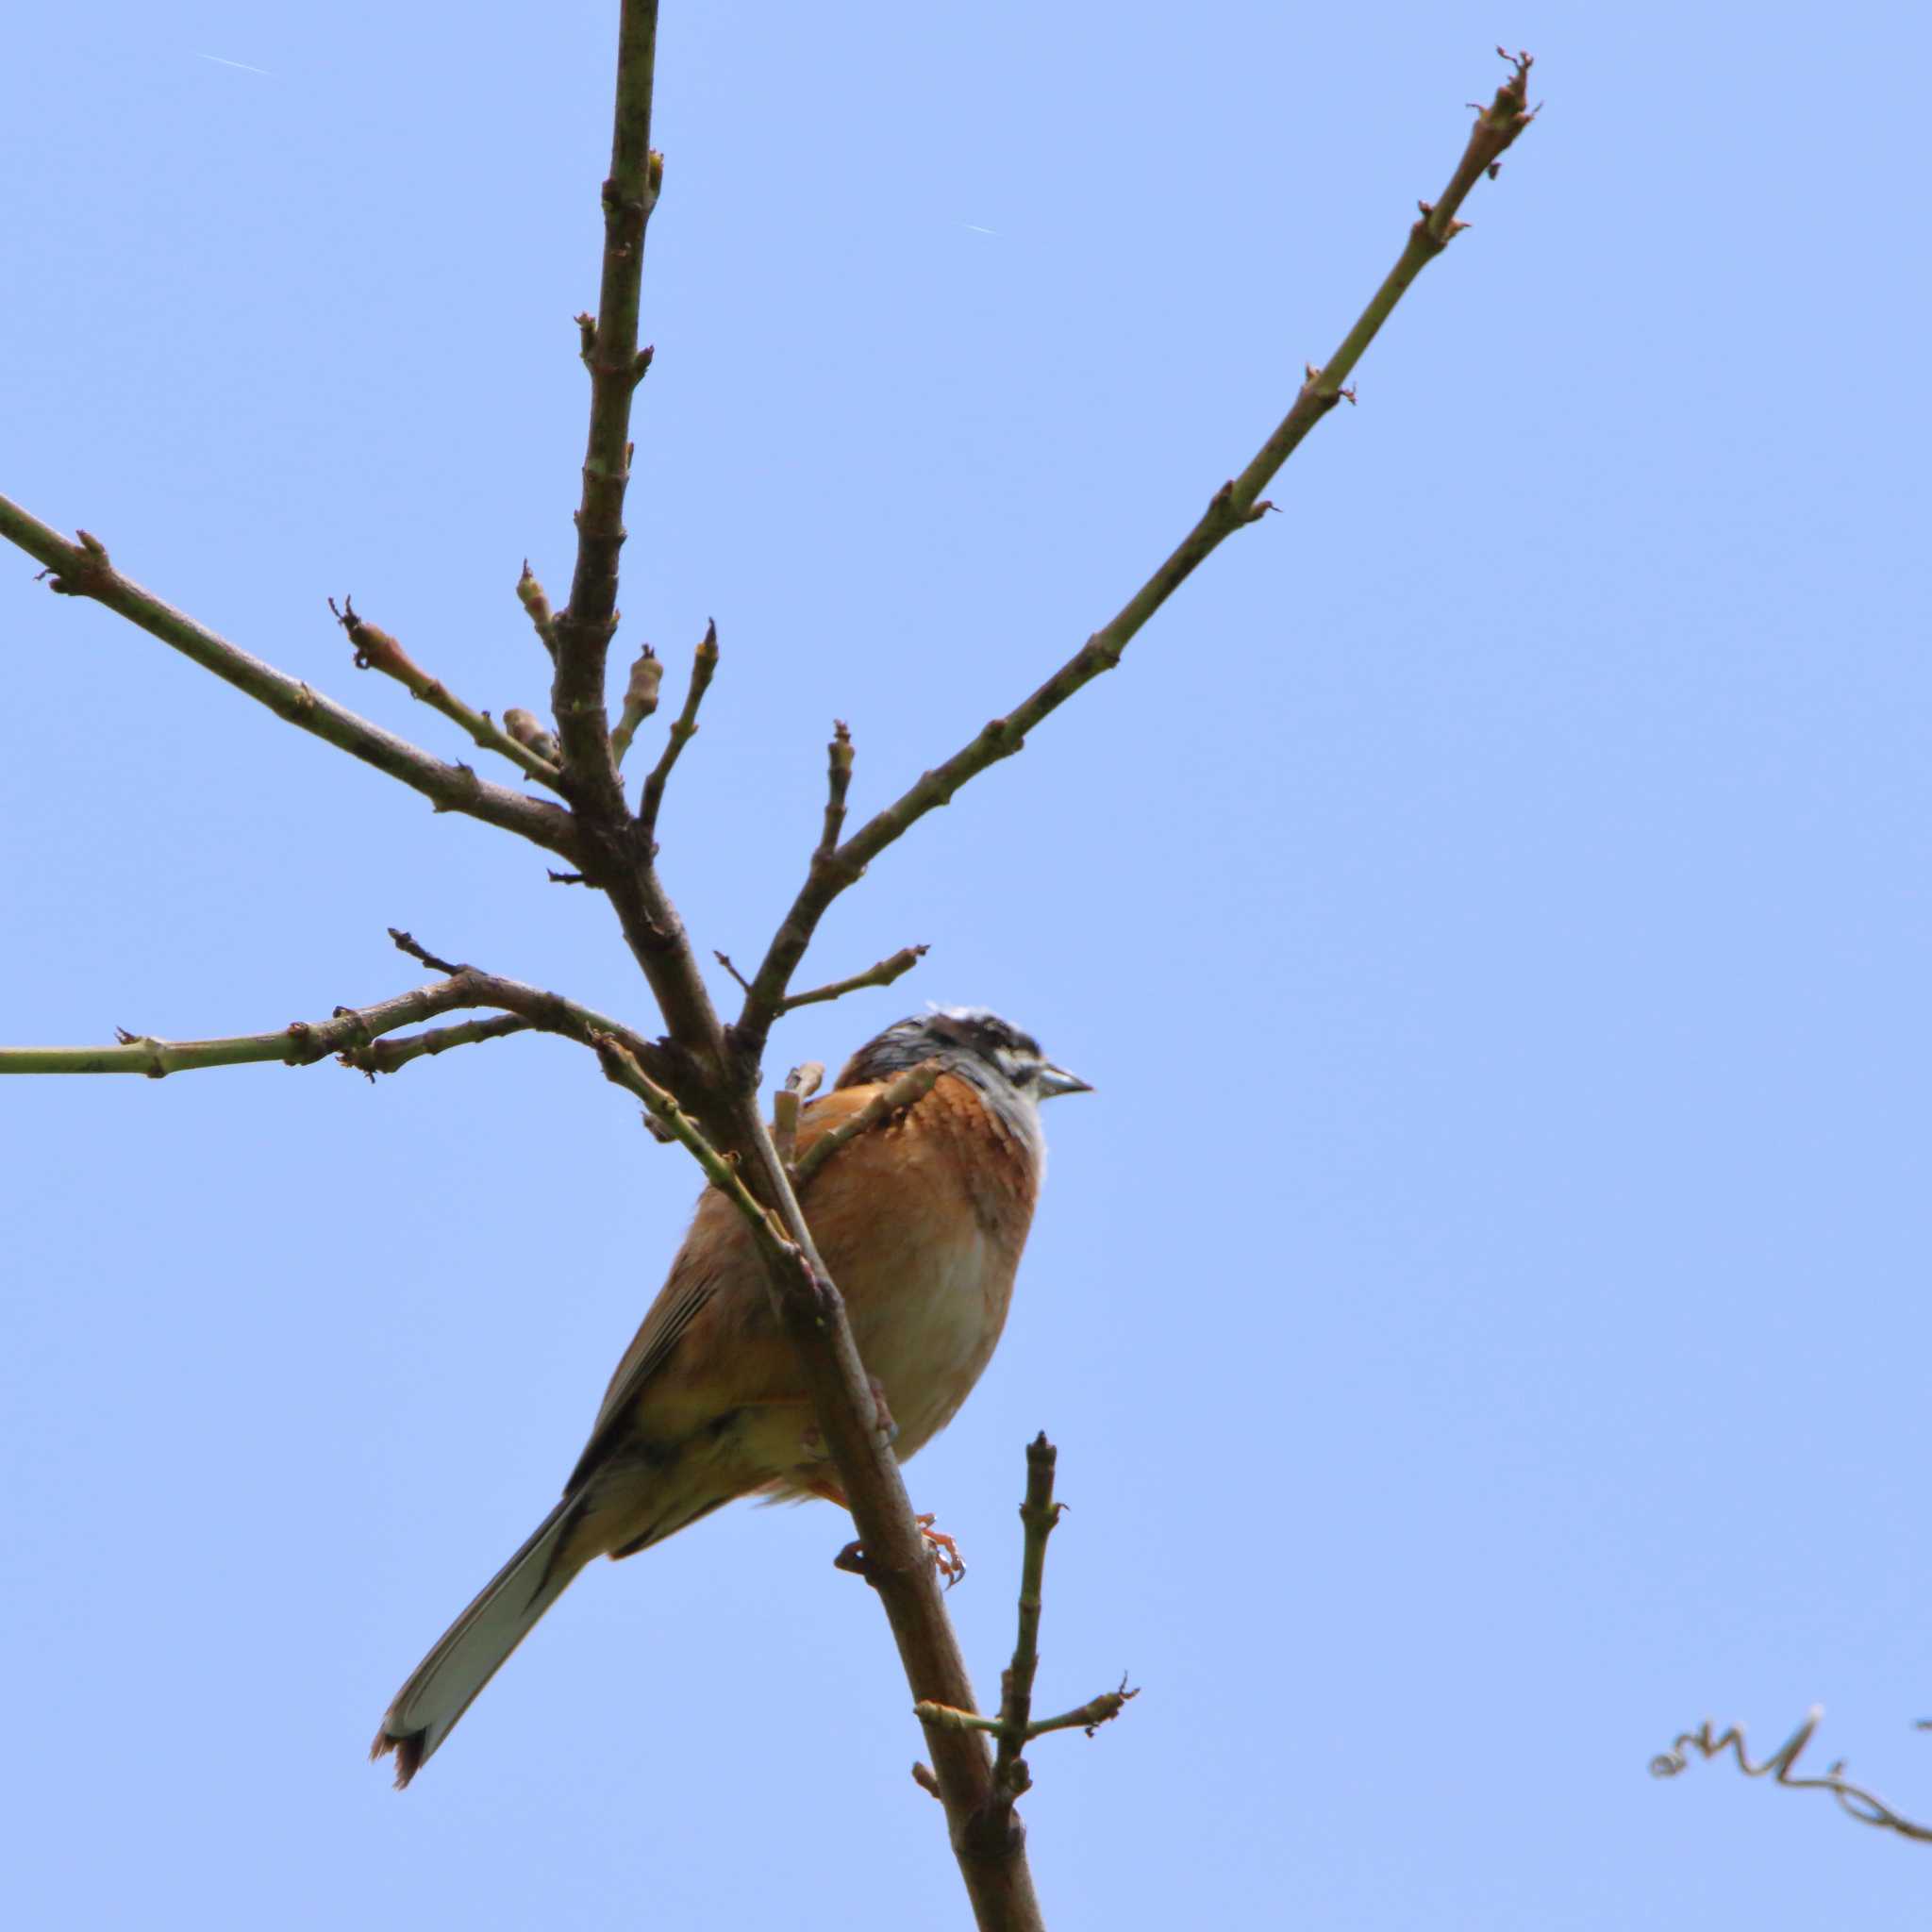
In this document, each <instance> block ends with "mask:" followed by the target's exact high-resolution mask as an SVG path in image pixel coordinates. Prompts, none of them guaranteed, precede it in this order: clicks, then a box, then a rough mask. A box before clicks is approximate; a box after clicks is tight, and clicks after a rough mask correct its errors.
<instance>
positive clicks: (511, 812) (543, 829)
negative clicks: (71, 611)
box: [0, 496, 577, 860]
mask: <svg viewBox="0 0 1932 1932" xmlns="http://www.w3.org/2000/svg"><path fill="white" fill-rule="evenodd" d="M77 534H78V536H79V540H80V541H78V542H76V543H70V542H68V541H67V540H66V538H64V537H63V536H61V535H60V533H59V532H58V530H53V529H50V528H48V526H47V525H45V524H43V523H42V522H41V521H40V519H39V518H37V517H34V516H32V515H30V514H29V513H28V512H27V511H25V510H24V509H22V508H20V506H19V505H18V504H16V503H12V502H10V501H8V499H7V498H6V497H4V496H0V537H5V538H6V539H7V540H8V541H9V542H12V543H15V544H18V545H19V547H20V548H21V549H23V550H25V552H26V553H27V554H28V555H29V556H30V557H36V558H39V559H40V560H41V562H42V564H44V565H45V566H46V568H47V573H48V577H49V583H50V587H51V588H52V589H53V590H55V591H59V592H60V593H61V594H63V595H65V596H69V597H92V599H93V600H94V601H95V602H96V603H98V604H102V605H105V606H106V608H108V609H109V610H111V611H113V612H114V613H115V614H116V615H117V616H120V617H125V619H126V620H127V621H128V622H129V623H130V624H132V625H136V626H137V627H138V628H139V629H142V630H144V631H146V632H147V633H148V635H149V636H150V637H156V638H158V639H160V641H162V643H164V644H169V645H172V646H173V647H174V648H175V650H177V651H179V652H180V653H181V654H182V655H183V656H184V657H187V658H192V659H193V660H194V661H195V663H197V664H199V665H200V666H201V667H202V669H203V670H204V671H212V672H213V673H214V675H216V676H217V677H219V678H222V679H223V680H225V682H226V683H229V684H232V685H233V686H234V687H235V688H236V689H237V690H238V691H246V692H247V694H248V695H249V696H250V697H252V698H254V699H255V700H256V701H257V702H258V703H259V704H263V705H266V706H267V707H268V708H269V709H270V710H272V711H273V712H274V713H275V716H276V717H278V718H282V719H285V720H286V721H287V722H288V723H289V724H294V725H298V726H299V727H300V728H301V729H302V730H304V731H307V732H308V733H310V734H311V735H312V736H314V737H316V738H319V739H321V740H323V741H324V742H325V743H327V744H332V745H334V746H336V747H337V749H338V750H341V751H345V752H347V753H348V754H349V755H350V757H352V758H360V759H361V760H362V762H363V763H364V764H366V765H374V766H375V769H376V770H377V771H378V772H386V773H387V774H389V775H390V776H391V778H398V779H400V780H401V781H402V782H403V783H404V784H405V785H408V787H410V788H411V790H413V791H420V792H421V793H422V794H423V795H424V797H425V798H426V799H428V800H429V801H430V803H431V804H432V805H434V806H435V807H436V808H437V810H439V811H457V812H462V813H464V814H465V815H466V816H467V817H470V818H475V819H481V820H483V821H484V823H485V824H492V825H500V826H501V827H502V828H503V829H504V830H505V831H507V832H515V833H516V834H517V835H518V836H519V837H521V838H525V839H528V840H529V841H531V842H532V843H533V844H537V845H541V846H544V847H546V848H547V849H548V850H550V851H552V852H558V853H561V854H562V855H563V857H565V858H570V859H573V860H574V859H575V858H576V857H577V836H576V830H575V826H573V824H571V820H570V814H569V813H568V812H566V811H565V810H564V809H563V808H562V807H561V806H557V805H552V804H550V803H549V802H548V801H547V800H544V799H539V798H525V796H524V795H523V794H522V793H521V792H518V791H510V790H509V789H508V786H504V785H492V784H491V782H490V781H489V780H488V779H487V778H479V777H478V776H477V775H476V774H475V772H473V771H472V770H471V769H470V768H469V766H468V765H447V764H444V763H443V761H442V760H441V758H432V757H431V756H430V755H429V754H428V753H427V752H426V751H423V750H420V749H419V748H418V747H417V746H415V745H413V744H410V743H408V742H407V741H405V740H403V739H400V738H397V737H394V736H393V735H392V734H391V733H390V732H387V731H385V730H383V729H382V728H381V726H380V725H376V724H371V723H370V722H369V721H368V720H367V719H366V718H358V716H357V715H356V713H355V712H354V711H351V710H347V709H345V708H343V707H342V706H341V705H339V704H337V703H335V702H334V700H333V699H330V698H325V697H324V696H323V695H322V694H321V693H320V692H319V691H311V690H310V689H309V688H308V686H307V685H306V684H303V683H301V682H300V681H298V680H297V679H295V678H292V677H291V676H289V675H287V673H285V672H281V671H277V670H275V667H274V666H273V665H269V664H264V663H263V662H262V661H261V659H260V658H254V657H251V656H250V655H249V654H248V653H247V652H246V651H244V650H242V649H241V648H240V647H239V646H238V645H235V644H231V643H230V642H228V641H227V640H226V639H225V638H224V637H220V636H218V635H217V634H216V633H215V632H213V631H211V630H209V629H208V626H207V625H204V624H199V623H197V622H196V621H195V620H194V619H193V618H192V617H190V616H188V615H187V614H186V612H184V611H180V610H176V609H175V608H174V606H173V605H171V604H165V603H163V602H162V601H161V599H160V598H158V597H157V596H156V595H154V593H153V592H152V591H144V590H142V587H141V586H140V585H139V584H137V583H135V582H134V581H133V579H132V578H129V577H125V576H123V575H121V573H120V572H119V571H117V570H116V569H115V568H114V566H113V565H112V563H111V562H109V560H108V552H107V547H106V546H105V545H104V544H103V543H102V542H101V541H100V539H99V538H97V537H92V536H90V535H89V534H88V533H87V532H86V531H85V530H82V531H80V532H78V533H77Z"/></svg>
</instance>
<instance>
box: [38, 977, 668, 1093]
mask: <svg viewBox="0 0 1932 1932" xmlns="http://www.w3.org/2000/svg"><path fill="white" fill-rule="evenodd" d="M471 1007H491V1008H497V1009H498V1010H499V1011H502V1012H505V1013H510V1014H514V1015H515V1016H516V1018H517V1021H518V1026H517V1027H511V1026H508V1025H504V1024H498V1023H492V1022H479V1023H477V1025H478V1028H479V1030H476V1031H475V1032H469V1033H468V1038H469V1039H475V1040H493V1039H496V1038H498V1037H500V1036H501V1035H502V1034H505V1033H509V1032H513V1031H517V1030H519V1029H520V1028H522V1027H530V1028H533V1029H535V1030H536V1031H538V1032H541V1033H556V1034H559V1035H561V1036H562V1037H563V1038H564V1039H566V1040H573V1041H576V1042H577V1044H578V1045H580V1046H594V1043H595V1041H597V1040H598V1039H600V1038H604V1039H614V1040H616V1041H619V1042H621V1044H622V1045H623V1047H624V1049H625V1052H627V1053H629V1054H630V1055H631V1056H632V1058H635V1059H636V1060H638V1061H639V1062H640V1064H641V1065H643V1066H647V1067H648V1066H652V1065H656V1064H660V1063H661V1060H662V1055H661V1053H660V1051H659V1049H658V1047H656V1046H654V1045H653V1044H652V1043H651V1042H650V1041H647V1040H642V1039H641V1038H640V1037H639V1036H638V1035H637V1034H635V1033H633V1032H632V1031H631V1030H630V1028H629V1027H627V1026H624V1025H621V1024H619V1023H618V1022H617V1021H615V1020H609V1019H606V1018H605V1016H604V1015H603V1014H602V1013H598V1012H593V1011H592V1010H591V1008H589V1007H580V1006H578V1005H577V1004H576V1003H575V1001H573V1000H567V999H565V998H564V997H563V996H562V995H561V994H559V993H554V992H546V991H543V989H542V988H541V987H535V986H525V984H524V983H523V982H522V981H521V980H515V979H503V978H500V977H499V976H498V975H497V974H493V973H478V972H477V971H476V970H475V968H474V967H470V966H459V967H458V968H457V969H456V970H455V971H454V972H453V973H450V974H448V975H447V976H446V977H444V978H442V979H440V980H438V981H436V982H435V984H433V985H430V986H419V987H416V988H413V989H412V990H411V991H408V992H401V993H397V994H395V995H394V996H393V997H392V998H390V999H386V1000H378V1001H376V1002H375V1005H373V1006H367V1007H338V1008H336V1010H335V1012H334V1013H333V1014H332V1015H331V1016H330V1017H329V1018H328V1019H326V1020H313V1021H311V1020H296V1021H293V1022H291V1024H289V1025H287V1026H284V1027H282V1028H280V1029H279V1030H277V1031H275V1032H272V1033H244V1034H237V1035H233V1036H231V1037H229V1038H227V1039H222V1040H176V1041H168V1040H159V1039H157V1038H155V1037H154V1036H152V1035H150V1034H136V1033H128V1032H125V1031H123V1032H122V1033H121V1035H120V1038H119V1040H118V1041H117V1042H116V1043H115V1044H114V1045H112V1046H8V1047H0V1074H145V1075H146V1076H147V1077H148V1078H149V1079H151V1080H158V1079H161V1078H163V1077H164V1076H165V1075H167V1074H188V1073H198V1072H200V1071H202V1070H203V1069H205V1068H208V1067H242V1066H250V1065H254V1064H258V1063H259V1062H261V1061H266V1060H279V1061H280V1062H281V1063H282V1064H283V1065H285V1066H291V1067H308V1066H313V1065H314V1064H315V1062H316V1061H318V1060H325V1059H327V1058H329V1056H330V1055H332V1054H334V1055H340V1056H341V1057H342V1058H344V1059H345V1060H346V1061H347V1062H348V1064H350V1065H351V1066H355V1067H358V1068H361V1069H362V1070H363V1071H364V1072H375V1073H385V1072H391V1071H393V1066H389V1065H378V1064H374V1063H373V1062H372V1063H365V1060H364V1058H362V1056H363V1054H364V1053H365V1052H366V1051H367V1050H368V1049H370V1048H371V1047H372V1045H373V1044H374V1042H375V1041H380V1040H381V1039H382V1037H383V1036H384V1035H385V1034H390V1033H394V1032H397V1031H398V1030H400V1029H401V1028H402V1027H405V1026H416V1025H420V1024H423V1022H425V1020H433V1019H436V1018H437V1017H438V1016H439V1015H441V1014H443V1013H450V1012H458V1011H460V1010H462V1009H464V1008H471ZM482 1028H492V1029H493V1030H488V1031H486V1030H480V1029H482ZM466 1030H467V1029H465V1028H462V1027H447V1028H443V1029H441V1031H442V1032H443V1033H444V1034H445V1035H455V1034H460V1033H465V1032H466ZM426 1038H427V1037H426V1036H425V1039H426ZM463 1043H464V1041H461V1040H458V1039H456V1038H444V1039H441V1041H437V1042H436V1043H434V1044H426V1043H425V1044H422V1045H414V1050H413V1051H410V1052H404V1051H402V1050H401V1048H400V1047H398V1048H392V1049H391V1050H390V1052H391V1058H392V1060H393V1063H394V1065H395V1066H399V1065H402V1064H404V1063H405V1062H406V1061H408V1060H410V1059H414V1058H418V1057H419V1056H420V1055H422V1054H425V1053H442V1052H445V1051H447V1050H448V1048H450V1047H452V1046H457V1045H460V1044H463ZM406 1044H411V1045H413V1042H406Z"/></svg>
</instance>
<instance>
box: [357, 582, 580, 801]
mask: <svg viewBox="0 0 1932 1932" xmlns="http://www.w3.org/2000/svg"><path fill="white" fill-rule="evenodd" d="M328 608H329V610H330V611H331V613H332V614H333V615H334V617H335V620H336V622H337V623H338V624H339V625H341V627H342V628H343V629H344V630H345V631H347V632H348V633H349V641H350V642H351V643H352V644H354V645H355V647H356V669H357V670H358V671H380V672H381V673H382V674H383V675H384V676H385V677H393V678H394V679H395V681H396V682H397V683H398V684H400V685H402V686H403V687H404V689H405V690H407V691H408V693H409V695H410V696H411V697H412V698H420V699H421V700H422V701H423V703H424V704H425V705H427V706H428V707H429V708H430V709H431V710H434V711H441V713H442V715H443V716H444V717H445V718H448V719H450V720H451V721H452V722H453V723H455V724H460V725H461V726H462V728H463V729H464V730H465V731H467V732H468V733H469V734H470V736H471V738H472V739H474V740H475V742H476V743H478V744H480V745H481V746H482V747H483V749H484V750H485V751H493V752H496V753H498V754H500V755H501V756H502V757H504V758H508V760H509V761H510V763H511V764H513V765H517V766H520V767H521V768H522V769H523V771H524V772H525V773H526V774H528V775H529V776H530V777H532V778H534V779H536V781H537V782H538V784H540V785H548V786H550V787H551V788H552V789H553V790H554V789H555V788H556V785H557V779H558V771H557V765H556V763H555V761H554V760H553V759H551V758H543V757H541V756H540V755H539V754H538V752H537V751H536V749H535V748H534V747H533V746H532V744H531V743H530V741H528V740H525V739H519V738H518V737H517V736H516V735H515V734H514V733H512V732H509V731H506V730H500V729H499V728H498V727H497V726H496V725H495V724H493V723H492V722H491V717H490V713H489V712H488V711H478V710H475V709H474V708H472V707H470V706H469V705H466V704H464V702H463V701H462V699H461V698H459V697H458V696H456V695H455V694H454V693H453V692H452V691H450V690H449V688H448V687H447V686H446V685H443V684H441V683H440V682H438V680H437V679H435V678H433V677H431V676H430V675H429V674H428V673H427V672H426V671H425V670H424V669H423V667H422V666H421V665H420V664H418V663H416V661H415V660H414V659H413V658H411V657H410V656H409V654H408V652H407V651H406V650H404V649H403V647H402V645H401V644H399V643H397V642H396V641H395V639H394V638H392V637H391V636H390V634H389V632H388V631H386V630H379V629H377V627H376V626H375V625H373V624H370V623H369V622H367V621H366V620H365V619H363V618H361V617H358V615H357V614H356V600H355V599H354V598H353V597H344V598H343V599H342V608H341V609H340V610H338V609H336V600H335V599H334V598H333V597H331V598H330V599H329V600H328ZM512 715H521V716H524V717H528V716H529V713H528V712H523V713H520V714H512ZM505 722H506V724H507V723H508V717H507V718H506V720H505ZM534 722H535V721H534V720H532V723H534Z"/></svg>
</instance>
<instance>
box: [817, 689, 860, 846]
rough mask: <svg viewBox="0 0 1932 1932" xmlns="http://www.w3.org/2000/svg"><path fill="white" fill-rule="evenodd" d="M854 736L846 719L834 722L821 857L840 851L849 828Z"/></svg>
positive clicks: (828, 752) (827, 763) (827, 758)
mask: <svg viewBox="0 0 1932 1932" xmlns="http://www.w3.org/2000/svg"><path fill="white" fill-rule="evenodd" d="M852 759H853V752H852V733H851V730H850V729H849V728H848V726H847V725H846V723H845V721H844V719H842V718H834V719H833V720H832V741H831V743H830V744H828V745H826V747H825V823H824V830H823V831H821V832H820V834H819V844H818V849H819V855H820V857H822V858H828V857H829V856H830V855H831V854H832V853H834V852H836V851H837V850H838V849H839V834H840V833H841V831H842V830H843V829H844V826H845V794H846V792H847V791H850V790H851V789H852Z"/></svg>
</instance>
